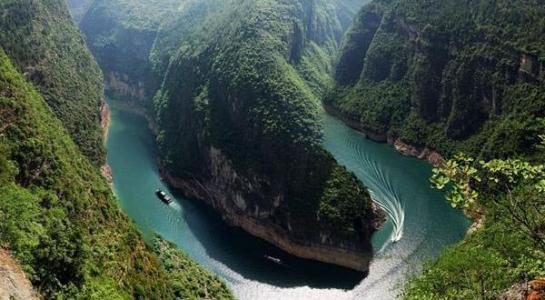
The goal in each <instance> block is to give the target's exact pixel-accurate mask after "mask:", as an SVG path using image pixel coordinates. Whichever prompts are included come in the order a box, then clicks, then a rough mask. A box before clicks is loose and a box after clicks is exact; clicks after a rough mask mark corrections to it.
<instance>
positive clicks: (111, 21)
mask: <svg viewBox="0 0 545 300" xmlns="http://www.w3.org/2000/svg"><path fill="white" fill-rule="evenodd" d="M73 4H76V3H73ZM179 5H180V1H178V0H153V1H150V0H145V1H144V0H138V1H127V0H96V1H94V2H93V4H92V5H91V6H90V7H89V9H88V10H87V12H86V14H85V15H84V16H83V17H82V20H81V21H80V23H79V25H80V28H81V30H82V31H83V33H84V34H85V36H86V40H87V44H88V46H89V49H90V50H91V52H92V53H93V55H94V56H95V59H96V60H97V62H98V64H99V65H100V67H101V68H102V71H103V73H104V78H105V86H106V94H107V95H108V96H110V97H111V98H113V99H122V100H129V101H133V102H134V101H136V102H139V104H140V105H141V106H146V105H147V104H150V103H151V102H149V101H148V102H145V101H144V100H149V98H151V97H152V96H153V94H154V93H155V91H156V89H157V88H158V87H159V85H160V82H161V79H160V78H161V76H160V75H159V74H156V73H154V72H153V69H152V64H151V62H150V61H149V56H150V52H151V48H152V46H153V44H154V41H155V39H156V35H157V31H158V30H159V27H160V25H161V23H162V22H164V21H165V20H166V19H169V17H170V16H171V15H172V14H174V13H175V12H176V10H177V7H178V6H179ZM71 9H72V11H74V10H77V6H71Z"/></svg>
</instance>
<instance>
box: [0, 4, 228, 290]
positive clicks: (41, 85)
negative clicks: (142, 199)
mask: <svg viewBox="0 0 545 300" xmlns="http://www.w3.org/2000/svg"><path fill="white" fill-rule="evenodd" d="M0 8H1V9H2V10H1V12H2V13H1V14H2V18H1V23H0V24H1V27H2V31H1V32H0V220H2V221H1V222H0V247H1V248H2V249H7V250H9V251H10V252H11V254H12V255H13V256H14V257H15V258H16V259H17V261H18V262H19V263H20V264H21V266H22V269H23V270H24V271H25V273H26V274H27V276H28V278H29V279H30V281H31V282H32V284H33V285H34V287H35V290H36V291H37V292H38V293H39V294H40V295H41V296H42V297H44V298H46V299H53V298H54V299H56V298H58V299H94V298H107V299H127V298H145V299H149V298H158V299H172V298H184V299H187V298H205V297H211V298H222V299H223V298H226V299H228V298H231V297H232V296H231V295H230V292H229V291H228V290H227V287H226V286H225V284H224V283H223V282H222V281H220V280H219V279H217V278H216V277H215V276H212V275H210V274H208V273H207V272H206V271H204V270H203V269H202V268H200V267H199V266H198V265H196V263H194V262H193V261H191V260H190V259H189V258H188V257H187V256H186V255H185V254H183V253H180V252H179V251H178V250H175V248H174V247H173V246H172V245H170V244H169V243H167V242H165V241H162V240H161V239H160V238H157V240H155V241H150V244H152V245H153V246H154V247H153V248H152V247H150V246H148V245H146V244H145V243H144V241H143V239H142V237H141V235H140V233H139V232H138V231H137V230H136V228H135V226H134V225H133V224H132V223H131V222H130V221H129V220H128V218H127V217H126V216H125V215H124V214H123V213H122V212H121V211H120V209H119V207H118V205H117V201H116V199H115V198H114V195H113V193H112V191H111V187H110V185H109V184H108V183H107V182H106V180H105V179H104V178H103V177H102V176H101V175H100V172H99V170H98V166H97V163H102V162H103V160H104V157H103V156H104V153H103V150H102V140H101V131H100V122H99V115H98V111H99V105H98V104H99V103H100V101H101V100H102V93H103V91H102V85H101V80H102V78H101V73H100V70H99V69H98V68H97V65H96V63H95V62H94V60H93V59H92V57H91V56H90V55H89V53H88V52H87V50H86V49H85V45H84V43H83V40H82V38H81V36H80V35H79V33H78V30H77V29H76V28H75V27H73V26H74V25H73V23H72V21H71V19H70V16H69V14H68V10H67V7H66V4H65V3H64V1H61V0H58V1H57V0H48V1H0ZM4 49H5V51H4ZM23 73H24V74H25V76H23ZM74 141H76V142H78V144H76V143H74ZM82 153H85V154H87V155H88V157H86V156H85V155H83V154H82ZM179 266H184V267H183V268H180V267H179ZM2 276H4V275H2Z"/></svg>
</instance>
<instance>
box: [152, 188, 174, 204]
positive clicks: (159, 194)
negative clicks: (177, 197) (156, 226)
mask: <svg viewBox="0 0 545 300" xmlns="http://www.w3.org/2000/svg"><path fill="white" fill-rule="evenodd" d="M155 195H156V196H157V198H159V199H161V201H163V202H165V203H166V204H170V203H171V202H172V198H171V197H170V196H169V195H167V193H165V192H163V191H161V190H156V191H155Z"/></svg>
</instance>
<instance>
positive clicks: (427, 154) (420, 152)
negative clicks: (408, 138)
mask: <svg viewBox="0 0 545 300" xmlns="http://www.w3.org/2000/svg"><path fill="white" fill-rule="evenodd" d="M393 144H394V147H395V149H396V150H397V151H398V152H399V153H401V154H403V155H407V156H413V157H417V158H420V159H425V160H427V161H429V162H430V163H431V164H432V165H433V166H436V167H437V166H440V165H442V164H443V163H444V162H445V159H444V158H443V156H441V154H439V153H437V152H435V151H433V150H431V149H429V148H427V147H417V146H413V145H409V144H407V143H405V142H403V141H402V140H401V139H396V140H395V141H394V143H393Z"/></svg>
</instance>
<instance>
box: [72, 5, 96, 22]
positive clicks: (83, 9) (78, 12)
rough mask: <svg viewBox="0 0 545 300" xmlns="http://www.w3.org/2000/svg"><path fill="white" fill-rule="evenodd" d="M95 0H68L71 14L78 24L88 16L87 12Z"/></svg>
mask: <svg viewBox="0 0 545 300" xmlns="http://www.w3.org/2000/svg"><path fill="white" fill-rule="evenodd" d="M94 1H95V0H68V7H69V8H70V14H71V15H72V18H73V19H74V22H75V23H76V24H77V23H79V22H81V19H83V17H84V16H85V14H87V10H89V7H91V5H92V4H93V2H94Z"/></svg>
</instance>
